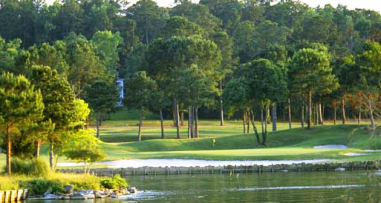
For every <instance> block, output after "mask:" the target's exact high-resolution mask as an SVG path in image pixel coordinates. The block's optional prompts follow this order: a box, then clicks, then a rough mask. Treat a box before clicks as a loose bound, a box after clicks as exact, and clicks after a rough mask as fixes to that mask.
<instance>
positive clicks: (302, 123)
mask: <svg viewBox="0 0 381 203" xmlns="http://www.w3.org/2000/svg"><path fill="white" fill-rule="evenodd" d="M304 108H305V105H304V101H303V105H302V109H301V112H300V125H301V126H302V128H304Z"/></svg>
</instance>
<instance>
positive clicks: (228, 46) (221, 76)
mask: <svg viewBox="0 0 381 203" xmlns="http://www.w3.org/2000/svg"><path fill="white" fill-rule="evenodd" d="M211 37H212V40H213V41H214V43H216V44H217V46H218V49H219V51H220V52H221V59H222V60H221V65H220V66H219V67H218V69H217V72H218V80H219V91H220V92H219V95H220V115H221V116H220V125H221V126H223V125H224V108H223V97H222V93H223V87H224V80H225V78H226V77H227V76H228V75H229V74H231V73H232V72H233V67H234V66H235V65H236V64H237V62H238V60H237V58H233V40H232V38H230V37H229V35H228V34H227V33H226V32H223V31H221V32H216V33H214V34H213V35H212V36H211Z"/></svg>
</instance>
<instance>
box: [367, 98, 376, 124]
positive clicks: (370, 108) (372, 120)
mask: <svg viewBox="0 0 381 203" xmlns="http://www.w3.org/2000/svg"><path fill="white" fill-rule="evenodd" d="M368 105H369V106H368V110H369V118H370V129H372V130H374V129H375V125H374V117H373V107H372V101H371V99H368Z"/></svg>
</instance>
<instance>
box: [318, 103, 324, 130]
mask: <svg viewBox="0 0 381 203" xmlns="http://www.w3.org/2000/svg"><path fill="white" fill-rule="evenodd" d="M319 123H320V125H324V120H323V112H322V110H321V103H319Z"/></svg>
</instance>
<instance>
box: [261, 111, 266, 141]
mask: <svg viewBox="0 0 381 203" xmlns="http://www.w3.org/2000/svg"><path fill="white" fill-rule="evenodd" d="M263 122H264V120H263V106H262V105H261V129H262V138H263V136H264V133H265V127H264V125H263Z"/></svg>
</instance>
